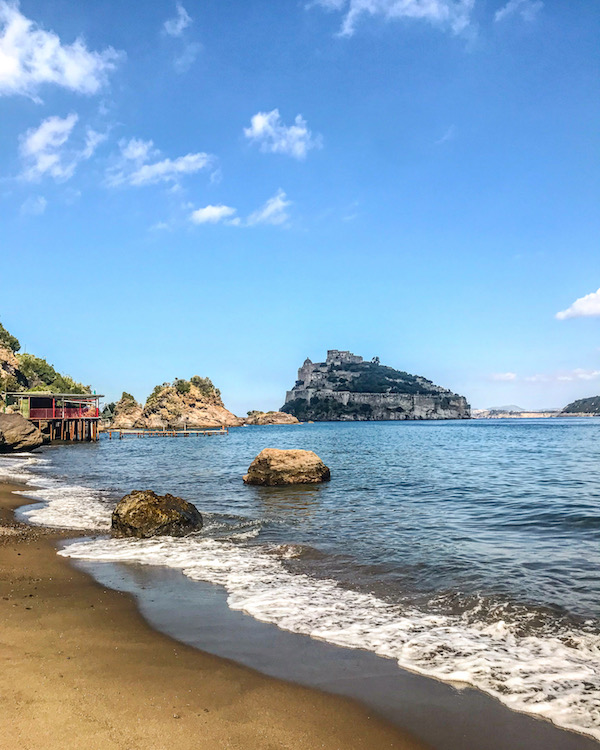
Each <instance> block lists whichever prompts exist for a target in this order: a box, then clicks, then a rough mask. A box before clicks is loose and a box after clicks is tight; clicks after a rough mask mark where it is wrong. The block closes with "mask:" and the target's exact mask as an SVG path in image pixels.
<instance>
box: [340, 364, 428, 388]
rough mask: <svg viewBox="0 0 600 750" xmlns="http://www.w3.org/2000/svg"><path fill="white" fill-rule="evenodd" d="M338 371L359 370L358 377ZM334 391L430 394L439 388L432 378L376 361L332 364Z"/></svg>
mask: <svg viewBox="0 0 600 750" xmlns="http://www.w3.org/2000/svg"><path fill="white" fill-rule="evenodd" d="M336 371H345V372H357V373H358V375H357V376H356V377H348V376H344V375H341V374H340V375H336ZM328 379H329V380H330V381H331V384H332V385H331V387H332V389H333V390H334V391H350V392H351V393H408V394H411V395H412V394H430V393H437V392H438V391H437V389H436V388H435V386H434V385H433V383H432V382H431V381H430V380H426V379H425V378H419V377H417V376H416V375H410V374H409V373H408V372H402V371H401V370H394V368H393V367H385V366H384V365H378V364H376V363H375V362H363V363H361V364H347V365H343V366H340V365H332V367H331V375H329V378H328Z"/></svg>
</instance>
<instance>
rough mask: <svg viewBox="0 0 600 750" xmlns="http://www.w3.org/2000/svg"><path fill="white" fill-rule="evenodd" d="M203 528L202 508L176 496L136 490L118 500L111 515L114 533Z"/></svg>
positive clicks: (185, 531)
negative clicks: (199, 508) (200, 509)
mask: <svg viewBox="0 0 600 750" xmlns="http://www.w3.org/2000/svg"><path fill="white" fill-rule="evenodd" d="M201 528H202V516H201V515H200V511H199V510H198V509H197V508H196V507H195V506H194V505H192V504H191V503H188V502H187V501H186V500H182V499H181V498H180V497H175V496H174V495H169V494H167V495H157V494H156V493H155V492H153V491H152V490H136V491H134V492H130V493H129V494H128V495H125V497H124V498H122V499H121V500H119V502H118V503H117V507H116V508H115V509H114V511H113V514H112V522H111V531H112V533H113V536H135V537H138V538H140V539H147V538H148V537H151V536H184V535H185V534H189V533H190V532H192V531H197V530H198V529H201Z"/></svg>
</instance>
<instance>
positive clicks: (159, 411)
mask: <svg viewBox="0 0 600 750" xmlns="http://www.w3.org/2000/svg"><path fill="white" fill-rule="evenodd" d="M243 423H244V420H243V419H240V418H239V417H236V416H235V414H232V413H231V412H230V411H229V410H228V409H226V408H225V405H224V404H223V400H222V399H221V392H220V391H219V389H218V388H215V386H214V385H213V383H212V381H211V380H210V378H201V377H200V376H198V375H194V376H193V377H192V378H190V379H189V380H182V379H179V378H178V379H176V380H174V381H173V382H172V383H163V384H162V385H157V386H156V387H155V388H154V390H153V391H152V393H151V394H150V395H149V396H148V398H147V399H146V403H145V404H144V406H143V407H142V405H141V404H139V403H138V402H137V401H136V400H135V398H134V397H133V396H132V395H131V394H130V393H126V392H123V395H122V396H121V398H120V399H119V401H117V403H116V404H115V405H114V408H113V411H112V419H111V425H110V426H111V428H112V429H129V428H134V429H140V430H143V429H151V430H162V429H163V428H168V429H183V428H186V427H205V428H210V427H213V428H214V427H239V426H240V425H242V424H243Z"/></svg>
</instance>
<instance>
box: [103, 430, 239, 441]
mask: <svg viewBox="0 0 600 750" xmlns="http://www.w3.org/2000/svg"><path fill="white" fill-rule="evenodd" d="M107 432H108V439H109V440H112V439H113V435H114V436H115V437H114V439H115V440H122V439H123V438H124V437H138V438H149V437H162V438H166V437H200V436H202V437H211V436H212V435H229V427H221V428H220V429H218V430H202V429H192V430H166V429H165V430H111V429H108V430H107Z"/></svg>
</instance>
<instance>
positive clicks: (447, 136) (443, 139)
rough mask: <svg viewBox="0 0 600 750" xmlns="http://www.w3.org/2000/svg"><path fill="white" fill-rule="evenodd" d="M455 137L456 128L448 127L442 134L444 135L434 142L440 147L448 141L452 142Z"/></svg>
mask: <svg viewBox="0 0 600 750" xmlns="http://www.w3.org/2000/svg"><path fill="white" fill-rule="evenodd" d="M455 136H456V128H455V127H454V125H450V127H449V128H448V130H446V132H445V133H444V135H443V136H442V137H441V138H438V139H437V141H435V145H436V146H441V145H442V144H443V143H447V142H448V141H452V140H454V137H455Z"/></svg>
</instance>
